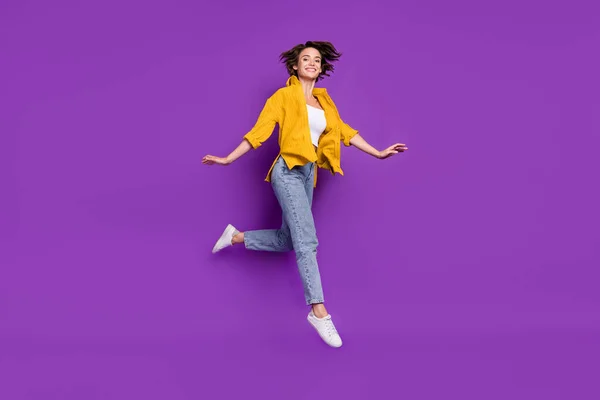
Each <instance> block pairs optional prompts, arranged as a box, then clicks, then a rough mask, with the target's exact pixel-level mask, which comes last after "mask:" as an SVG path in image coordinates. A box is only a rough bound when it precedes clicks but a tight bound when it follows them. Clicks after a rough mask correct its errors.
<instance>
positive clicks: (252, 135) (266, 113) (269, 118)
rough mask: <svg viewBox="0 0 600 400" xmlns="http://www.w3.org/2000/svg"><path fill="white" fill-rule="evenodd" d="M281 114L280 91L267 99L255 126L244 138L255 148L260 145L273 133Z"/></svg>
mask: <svg viewBox="0 0 600 400" xmlns="http://www.w3.org/2000/svg"><path fill="white" fill-rule="evenodd" d="M280 116H281V102H280V100H279V96H278V93H275V94H274V95H272V96H271V97H269V98H268V99H267V101H266V103H265V105H264V107H263V109H262V111H261V112H260V115H259V116H258V120H257V121H256V123H255V124H254V127H253V128H252V129H251V130H250V132H248V133H246V134H245V135H244V139H246V140H247V141H248V142H250V145H252V147H253V148H254V149H256V148H258V147H260V146H261V145H262V144H263V143H264V142H265V141H266V140H267V139H268V138H269V137H271V135H272V134H273V130H274V129H275V124H277V123H279V121H280Z"/></svg>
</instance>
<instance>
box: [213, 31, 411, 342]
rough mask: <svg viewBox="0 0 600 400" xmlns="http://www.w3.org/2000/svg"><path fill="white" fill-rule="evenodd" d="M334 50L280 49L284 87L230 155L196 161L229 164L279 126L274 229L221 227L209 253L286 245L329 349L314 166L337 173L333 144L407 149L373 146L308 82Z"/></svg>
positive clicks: (328, 66) (310, 45) (313, 46)
mask: <svg viewBox="0 0 600 400" xmlns="http://www.w3.org/2000/svg"><path fill="white" fill-rule="evenodd" d="M340 56H341V54H340V53H339V52H338V51H337V50H336V49H335V47H334V46H333V45H332V44H331V43H329V42H306V43H305V44H299V45H297V46H295V47H294V48H292V49H291V50H289V51H286V52H284V53H282V54H281V56H280V59H281V61H282V62H283V63H284V64H285V65H286V67H287V70H288V73H289V75H290V78H289V79H288V81H287V83H286V86H285V87H284V88H281V89H279V90H277V91H276V92H275V93H274V94H273V95H272V96H271V97H269V99H268V100H267V101H266V104H265V106H264V108H263V110H262V112H261V113H260V115H259V117H258V121H257V122H256V124H255V125H254V127H253V128H252V130H250V132H248V133H247V134H246V135H245V136H244V140H243V141H242V143H241V144H240V145H239V146H238V147H237V148H236V149H235V150H233V152H231V154H229V155H228V156H227V157H215V156H212V155H207V156H205V157H204V158H203V159H202V163H203V164H208V165H212V164H218V165H229V164H231V163H232V162H234V161H235V160H237V159H238V158H239V157H241V156H242V155H244V154H245V153H247V152H248V151H249V150H250V149H256V148H258V147H259V146H260V145H261V144H262V143H263V142H264V141H265V140H267V139H268V138H269V137H270V136H271V134H272V133H273V129H274V128H275V125H276V124H278V125H279V147H280V151H279V154H278V156H277V157H276V159H275V161H274V162H273V165H272V166H271V169H270V170H269V172H268V174H267V178H266V181H267V182H271V185H272V187H273V190H274V192H275V196H276V197H277V200H278V202H279V205H280V206H281V209H282V211H283V218H282V219H283V223H282V226H281V229H268V230H254V231H246V232H240V231H238V230H237V229H236V228H235V227H233V226H232V225H228V226H227V227H226V228H225V231H224V232H223V234H222V235H221V237H220V238H219V239H218V241H217V243H216V244H215V246H214V248H213V253H216V252H217V251H219V250H222V249H223V248H225V247H228V246H231V245H234V244H241V243H244V245H245V247H246V249H249V250H262V251H291V250H294V252H295V253H296V261H297V264H298V270H299V271H300V276H301V278H302V284H303V286H304V296H305V299H306V304H307V305H309V306H310V307H311V310H310V312H309V314H308V322H309V323H310V324H311V325H312V326H313V327H314V328H315V329H316V330H317V332H318V333H319V335H320V336H321V338H322V339H323V340H324V341H325V342H326V343H327V344H328V345H330V346H332V347H340V346H341V345H342V339H341V338H340V335H339V334H338V332H337V330H336V328H335V326H334V324H333V321H332V319H331V315H330V314H328V312H327V310H326V309H325V306H324V305H323V301H324V298H323V289H322V287H321V277H320V274H319V267H318V265H317V257H316V256H317V245H318V241H317V235H316V231H315V224H314V220H313V215H312V211H311V206H312V198H313V189H314V187H316V183H317V179H316V178H317V167H320V168H323V169H327V170H329V171H331V172H332V173H333V174H335V173H336V172H337V173H339V174H341V175H343V171H342V169H341V167H340V147H341V143H344V145H345V146H350V145H352V146H355V147H356V148H358V149H360V150H362V151H364V152H365V153H367V154H369V155H371V156H374V157H376V158H378V159H386V158H388V157H390V156H392V155H394V154H398V153H400V152H403V151H405V150H407V147H406V145H404V144H402V143H397V144H394V145H392V146H390V147H388V148H386V149H384V150H381V151H378V150H376V149H375V148H373V147H372V146H371V145H369V144H368V143H367V142H366V141H365V140H364V139H363V138H362V137H361V136H360V135H359V134H358V131H356V130H355V129H353V128H351V127H350V126H349V125H348V124H346V123H345V122H344V121H343V120H342V119H341V118H340V116H339V114H338V111H337V108H336V107H335V104H334V103H333V100H332V99H331V97H330V96H329V94H328V93H327V90H326V89H323V88H315V83H316V82H317V81H319V80H320V79H322V78H323V77H324V76H329V74H328V73H329V72H330V71H333V69H334V67H333V65H332V64H333V63H334V62H335V61H337V60H339V58H340Z"/></svg>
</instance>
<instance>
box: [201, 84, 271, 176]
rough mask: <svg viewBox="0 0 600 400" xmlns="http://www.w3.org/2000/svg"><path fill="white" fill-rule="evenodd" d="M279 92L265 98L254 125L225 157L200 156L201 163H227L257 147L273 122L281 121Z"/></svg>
mask: <svg viewBox="0 0 600 400" xmlns="http://www.w3.org/2000/svg"><path fill="white" fill-rule="evenodd" d="M278 94H279V93H278V92H277V93H275V94H274V95H273V96H271V97H270V98H269V99H267V101H266V103H265V105H264V107H263V109H262V111H261V113H260V115H259V116H258V120H257V121H256V124H255V125H254V127H253V128H252V129H251V130H250V132H248V133H247V134H246V135H244V140H243V141H242V143H240V145H239V146H238V147H236V148H235V150H233V151H232V152H231V154H229V155H228V156H227V157H215V156H211V155H207V156H204V158H202V164H208V165H212V164H220V165H229V164H231V163H232V162H234V161H235V160H237V159H238V158H240V157H241V156H243V155H244V154H246V153H247V152H248V151H250V150H251V149H257V148H259V147H260V146H261V145H262V143H263V142H265V141H266V140H267V139H268V138H269V137H270V136H271V134H272V133H273V129H274V128H275V124H277V123H279V122H280V121H281V112H282V106H281V101H280V98H279V97H280V96H279V95H278Z"/></svg>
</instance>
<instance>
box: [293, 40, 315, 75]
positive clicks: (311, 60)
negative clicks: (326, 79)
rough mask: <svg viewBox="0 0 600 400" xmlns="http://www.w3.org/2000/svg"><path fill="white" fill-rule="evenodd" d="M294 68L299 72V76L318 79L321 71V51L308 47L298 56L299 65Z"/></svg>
mask: <svg viewBox="0 0 600 400" xmlns="http://www.w3.org/2000/svg"><path fill="white" fill-rule="evenodd" d="M294 69H295V70H296V71H297V72H298V78H304V79H317V78H318V76H319V74H320V73H321V53H319V51H318V50H317V49H313V48H312V47H307V48H306V49H304V50H302V52H301V53H300V55H299V56H298V65H295V66H294Z"/></svg>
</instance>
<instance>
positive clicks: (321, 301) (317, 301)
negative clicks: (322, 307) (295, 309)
mask: <svg viewBox="0 0 600 400" xmlns="http://www.w3.org/2000/svg"><path fill="white" fill-rule="evenodd" d="M321 303H324V301H323V300H318V299H310V300H307V301H306V305H307V306H312V305H313V304H321Z"/></svg>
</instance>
